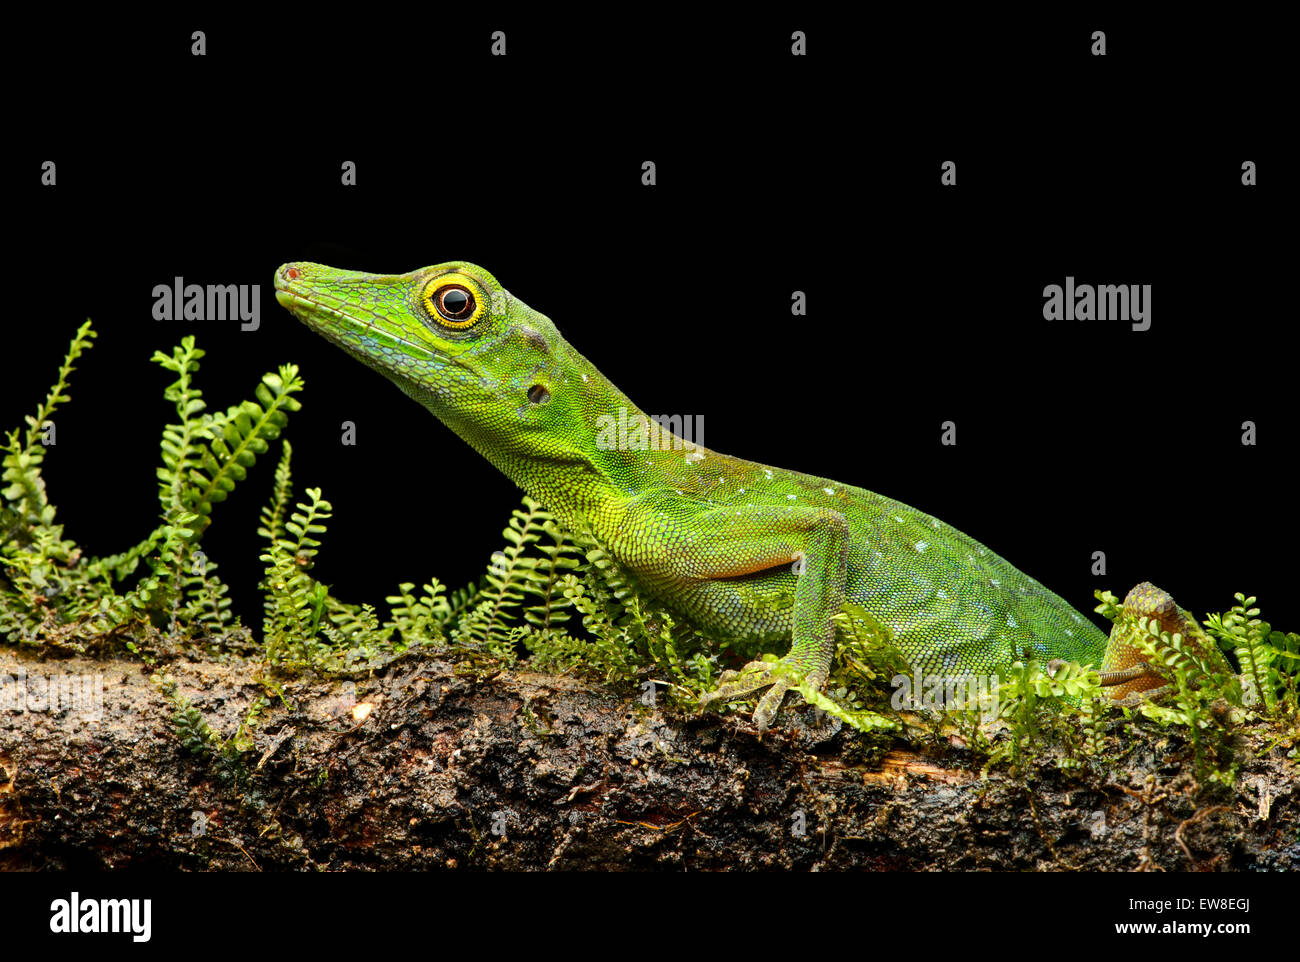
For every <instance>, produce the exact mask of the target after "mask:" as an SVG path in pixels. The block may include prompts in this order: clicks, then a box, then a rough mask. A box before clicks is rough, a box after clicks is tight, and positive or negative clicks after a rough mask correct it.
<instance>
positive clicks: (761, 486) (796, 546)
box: [275, 261, 1172, 728]
mask: <svg viewBox="0 0 1300 962" xmlns="http://www.w3.org/2000/svg"><path fill="white" fill-rule="evenodd" d="M275 288H276V299H277V300H279V302H280V303H281V304H282V305H284V306H285V307H286V308H288V309H289V311H291V312H292V313H293V314H294V315H295V316H296V317H298V318H299V319H300V320H302V321H303V322H304V323H306V324H307V326H308V327H310V328H311V329H312V330H314V331H316V332H317V333H319V334H321V335H323V336H324V337H326V338H328V339H329V340H330V341H333V342H334V343H335V344H337V345H338V346H340V347H342V348H343V349H344V350H345V351H347V352H348V353H350V354H352V355H353V356H354V357H356V358H357V359H358V360H360V361H361V362H362V363H364V364H366V365H367V366H369V367H371V368H373V369H375V370H377V371H379V372H380V373H381V374H383V375H384V376H385V377H387V378H388V379H389V380H391V381H392V382H393V383H394V384H396V385H397V386H398V387H399V388H401V390H402V391H404V392H405V393H406V394H408V395H409V396H410V397H412V398H414V399H415V400H416V401H418V402H419V403H420V404H422V405H424V406H425V407H426V408H427V409H428V410H429V411H430V412H432V413H433V414H434V415H436V416H437V417H438V418H440V419H441V420H442V421H443V423H445V424H446V425H447V426H448V427H450V428H451V429H452V430H453V431H455V432H456V433H457V434H459V435H460V436H461V437H462V438H464V439H465V440H466V441H467V442H469V444H470V445H471V446H472V447H473V448H475V449H476V450H477V451H478V452H479V453H480V454H482V455H483V456H484V457H485V458H487V459H488V460H489V461H491V462H492V463H493V464H495V465H496V466H497V467H498V468H499V469H500V470H501V471H503V472H504V473H505V474H506V475H507V476H508V477H510V478H511V479H512V480H513V481H514V482H515V483H516V484H518V485H519V486H520V487H521V488H523V489H524V491H526V492H527V493H528V494H529V495H531V496H532V497H533V498H535V499H536V500H538V501H540V502H541V503H542V504H544V505H546V506H547V507H548V508H549V509H550V510H551V511H552V512H553V513H554V514H555V515H556V517H557V518H558V519H559V520H560V521H561V523H563V524H564V525H566V526H567V527H569V528H570V529H572V530H576V531H583V532H585V533H587V535H588V536H589V537H592V538H594V539H595V540H596V541H597V542H598V543H600V544H601V545H602V546H603V547H604V548H605V549H606V550H607V551H608V553H609V554H610V555H611V556H612V557H613V558H614V559H615V560H616V561H617V562H618V563H619V565H620V566H621V567H622V568H623V569H624V570H625V572H626V573H627V574H628V575H629V576H630V577H631V579H632V580H633V582H634V583H635V584H636V585H637V586H638V587H639V588H640V589H642V590H643V591H644V592H645V593H647V594H648V595H650V596H651V597H654V598H656V599H658V600H660V601H661V602H662V603H664V604H665V605H667V606H668V607H669V608H670V609H673V610H675V611H677V612H679V613H680V614H682V615H684V616H685V617H686V618H688V619H689V620H691V621H692V622H693V623H694V624H695V625H697V626H698V627H699V628H701V629H703V630H704V631H705V632H706V633H712V634H713V635H714V636H718V637H723V636H727V637H747V638H751V639H755V640H759V641H764V642H775V641H779V640H784V639H790V640H791V646H790V650H789V653H788V654H786V655H785V657H784V658H781V659H780V660H778V661H775V662H772V661H756V662H752V663H750V664H749V665H746V666H745V667H744V668H743V669H742V670H741V671H739V672H728V673H725V674H724V675H723V677H722V679H721V682H720V684H719V686H718V688H717V689H716V690H715V691H713V692H712V693H710V694H709V695H707V696H706V697H705V699H704V700H703V701H704V702H706V703H707V702H711V701H732V700H735V699H738V698H741V697H744V696H746V695H749V694H752V693H755V692H757V691H760V690H762V689H764V688H766V689H768V690H767V692H766V693H765V694H764V695H763V696H762V697H761V699H760V700H759V703H758V707H757V709H756V710H755V712H754V721H755V723H756V724H757V725H758V726H759V727H760V728H765V727H767V726H768V725H769V724H770V723H771V722H772V720H773V718H774V717H775V715H776V713H777V710H778V709H779V708H780V705H781V701H782V699H783V697H784V695H785V693H786V692H787V691H788V690H789V689H790V688H792V687H797V686H798V685H799V684H800V683H801V682H803V681H807V682H809V683H811V684H812V685H813V686H814V687H815V688H820V686H821V685H822V684H823V683H824V682H825V680H826V677H827V673H828V672H829V670H830V666H831V663H832V659H833V657H834V654H835V626H834V623H833V621H832V618H833V616H834V615H835V614H836V613H837V612H838V611H840V610H842V609H843V608H844V606H845V605H846V604H850V605H854V606H856V610H858V611H862V610H865V611H866V612H867V613H868V614H869V615H870V616H871V617H872V618H874V619H875V620H876V621H877V622H878V623H879V625H881V626H883V627H884V628H886V629H887V630H888V632H889V634H890V636H891V638H892V641H893V643H894V644H895V645H896V647H897V648H898V649H899V650H900V651H901V652H902V654H903V655H904V656H905V657H906V658H907V659H908V660H909V662H910V663H911V666H912V668H913V669H914V670H917V671H920V672H922V673H925V674H941V675H942V674H947V675H954V674H966V673H997V672H1000V671H1002V670H1004V669H1005V668H1007V667H1008V666H1009V665H1010V664H1011V663H1012V662H1014V661H1016V660H1018V659H1020V658H1022V657H1023V656H1024V654H1026V653H1030V654H1033V655H1034V656H1036V657H1038V658H1040V659H1042V660H1044V661H1046V660H1048V659H1061V660H1067V661H1076V662H1079V663H1082V664H1088V665H1093V666H1100V667H1102V668H1103V669H1104V671H1105V672H1106V674H1105V675H1104V677H1103V680H1104V682H1106V683H1111V684H1116V685H1117V688H1116V691H1117V692H1119V693H1125V692H1127V691H1129V690H1133V689H1138V688H1145V687H1153V686H1155V685H1157V684H1159V683H1160V681H1161V679H1160V678H1159V677H1158V676H1157V675H1155V674H1154V673H1153V671H1152V670H1150V669H1148V667H1147V666H1146V665H1145V664H1140V663H1139V664H1133V663H1132V662H1133V650H1132V649H1131V648H1130V647H1129V646H1128V645H1127V644H1126V643H1125V642H1124V640H1123V639H1122V638H1118V637H1117V638H1114V639H1113V640H1112V642H1111V644H1110V646H1109V650H1107V644H1106V636H1105V635H1104V634H1103V633H1102V632H1101V631H1100V630H1099V629H1098V628H1097V627H1095V626H1094V625H1093V624H1092V623H1091V622H1089V621H1088V620H1087V619H1086V618H1084V617H1083V616H1082V615H1080V614H1079V613H1078V612H1077V611H1075V610H1074V609H1073V608H1071V607H1070V606H1069V605H1068V604H1067V603H1066V602H1065V601H1063V600H1062V599H1061V598H1059V597H1058V596H1057V595H1055V594H1053V593H1052V592H1051V591H1049V590H1047V589H1046V588H1044V587H1043V586H1042V585H1041V584H1039V583H1038V582H1037V581H1035V580H1034V579H1033V578H1030V577H1029V576H1028V575H1025V574H1023V573H1022V572H1020V571H1019V570H1017V569H1016V568H1014V567H1012V566H1011V565H1010V564H1008V563H1007V562H1006V561H1004V560H1003V559H1002V558H1000V557H999V556H998V555H996V554H994V553H993V552H992V551H990V550H989V549H987V548H985V547H984V546H983V545H981V544H980V543H979V542H977V541H975V540H974V539H973V538H970V537H968V536H967V535H965V534H963V533H962V532H960V531H957V530H955V529H953V528H951V527H949V526H948V525H946V524H944V523H943V522H942V521H940V520H938V519H937V518H933V517H931V516H930V515H927V514H923V513H922V512H920V511H917V510H916V509H915V508H910V507H908V506H907V505H905V504H901V503H899V502H897V501H893V500H890V499H889V498H885V497H881V496H880V495H878V494H873V493H872V492H870V491H866V490H864V489H862V488H856V487H852V486H850V485H847V484H841V483H839V482H837V481H830V480H827V479H825V478H818V477H812V476H810V475H807V474H800V473H799V472H797V471H788V470H782V469H780V468H773V467H767V466H765V465H762V464H755V463H754V462H752V461H744V460H741V459H740V458H733V457H728V456H727V455H724V454H718V453H717V452H714V451H710V450H707V449H704V448H702V447H695V448H693V449H691V448H690V446H684V445H682V444H681V443H680V442H678V443H676V444H673V443H672V442H673V437H674V436H673V435H671V434H665V435H664V436H663V438H662V440H664V441H667V442H668V443H667V444H659V445H655V446H645V445H641V444H627V443H624V444H619V443H610V442H611V440H614V432H612V431H610V430H609V427H610V425H611V424H612V423H618V419H619V418H622V419H623V423H624V424H627V423H632V424H638V423H639V424H641V425H645V426H647V427H648V425H647V421H648V419H646V416H645V415H644V414H643V413H642V412H641V411H640V410H639V409H638V408H637V407H636V406H635V405H634V404H633V403H632V402H631V401H630V400H628V398H627V397H626V396H625V395H624V394H623V393H622V392H621V391H619V389H618V388H616V387H615V386H614V385H613V384H611V383H610V382H609V381H608V380H606V379H605V377H604V376H602V375H601V373H600V371H598V370H596V368H595V367H594V366H593V365H592V364H591V362H590V361H588V360H587V359H586V358H585V357H583V356H582V355H581V354H579V353H578V352H577V351H575V350H574V349H573V348H572V347H570V346H569V344H568V343H567V342H566V341H565V340H564V339H563V338H562V337H561V336H560V334H559V332H558V331H557V330H556V328H555V325H554V324H552V323H551V321H550V320H549V319H548V318H547V317H545V316H544V315H542V314H539V313H537V312H536V311H534V310H532V309H531V308H529V307H528V306H527V305H526V304H524V303H523V302H522V301H520V300H519V299H518V298H516V297H514V296H512V295H511V294H510V293H508V292H507V291H506V290H505V289H504V288H503V287H502V286H501V285H500V284H499V283H498V282H497V280H496V279H495V278H494V277H493V276H492V275H491V274H489V273H488V272H487V271H485V270H483V269H482V268H480V267H476V266H475V265H473V264H468V263H464V262H460V261H455V262H450V263H446V264H438V265H435V266H433V267H426V268H423V269H422V270H417V271H412V272H410V273H408V274H396V275H390V274H364V273H355V272H351V271H342V270H336V269H334V268H330V267H325V266H323V265H320V264H309V263H293V264H285V265H283V266H281V267H280V268H279V269H278V270H277V271H276V273H275ZM656 428H657V425H656ZM1147 589H1150V591H1147ZM1150 592H1157V594H1156V595H1151V594H1150ZM1135 598H1136V599H1138V600H1142V599H1143V598H1145V599H1146V600H1147V601H1149V602H1152V603H1153V604H1155V605H1156V606H1159V605H1160V604H1163V603H1166V602H1167V603H1168V604H1172V600H1171V599H1168V596H1167V595H1164V593H1163V592H1158V589H1154V588H1151V586H1149V585H1144V586H1140V588H1139V589H1135V590H1134V593H1133V594H1131V595H1130V600H1134V599H1135ZM1103 653H1104V657H1103ZM1103 662H1104V663H1103ZM1121 683H1122V684H1121Z"/></svg>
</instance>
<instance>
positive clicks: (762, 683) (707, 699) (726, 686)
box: [700, 656, 826, 731]
mask: <svg viewBox="0 0 1300 962" xmlns="http://www.w3.org/2000/svg"><path fill="white" fill-rule="evenodd" d="M817 674H818V673H817V672H815V671H814V672H808V671H806V670H805V669H804V668H802V667H801V666H799V665H797V664H795V663H794V662H792V661H791V660H789V657H788V656H787V657H786V658H782V659H780V660H779V661H751V662H750V663H749V664H747V665H746V666H745V667H744V668H742V669H740V671H724V672H723V673H722V676H721V677H720V678H719V679H718V687H717V688H715V689H713V691H711V692H709V693H708V694H707V695H705V696H704V697H703V698H701V699H700V707H701V708H703V707H705V706H706V705H709V704H712V703H713V702H729V701H736V700H737V699H739V698H743V697H745V696H746V695H751V694H753V693H754V692H756V691H759V690H760V689H763V688H766V689H768V690H767V692H766V693H764V695H763V697H762V698H760V699H759V700H758V706H757V707H756V708H755V709H754V725H755V726H756V727H757V728H758V730H759V731H763V730H764V729H766V728H767V727H768V726H769V725H771V724H772V721H773V720H774V719H775V718H776V713H777V712H778V711H779V710H780V708H781V702H782V701H784V700H785V693H786V692H788V691H789V690H790V689H791V688H798V687H799V686H800V685H801V684H803V683H804V681H811V682H814V687H816V688H820V687H821V685H822V683H823V682H824V681H825V680H826V678H825V674H824V673H823V674H822V677H820V678H818V677H816V675H817Z"/></svg>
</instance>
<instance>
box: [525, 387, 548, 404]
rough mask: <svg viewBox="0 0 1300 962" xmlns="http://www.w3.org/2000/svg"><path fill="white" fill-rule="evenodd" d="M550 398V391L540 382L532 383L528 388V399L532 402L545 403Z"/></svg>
mask: <svg viewBox="0 0 1300 962" xmlns="http://www.w3.org/2000/svg"><path fill="white" fill-rule="evenodd" d="M550 399H551V392H550V391H548V390H546V388H544V387H543V386H542V385H540V384H534V385H533V386H532V387H530V388H529V389H528V400H530V401H532V402H533V403H534V404H545V403H546V402H547V401H549V400H550Z"/></svg>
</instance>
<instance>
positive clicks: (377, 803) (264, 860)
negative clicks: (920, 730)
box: [0, 649, 1300, 870]
mask: <svg viewBox="0 0 1300 962" xmlns="http://www.w3.org/2000/svg"><path fill="white" fill-rule="evenodd" d="M157 670H159V671H161V672H162V673H163V674H165V675H168V676H170V677H171V678H173V679H175V682H176V686H177V688H176V690H177V692H178V693H179V694H180V695H182V696H184V697H185V698H186V699H188V700H189V702H190V703H191V704H192V706H193V707H194V708H196V709H198V711H200V712H201V713H202V715H203V717H204V719H205V720H206V723H207V724H208V725H210V726H211V728H212V729H213V730H215V732H217V733H218V734H219V735H220V736H221V739H223V740H224V739H229V738H230V737H231V736H233V735H235V733H236V731H237V730H238V728H239V726H240V723H241V721H242V720H243V719H244V717H245V714H246V712H247V711H248V708H249V706H250V705H251V704H252V703H253V701H254V700H255V699H256V698H258V697H259V696H260V695H261V694H263V692H264V689H263V688H262V686H261V685H259V684H258V683H256V682H255V681H254V679H255V677H256V676H257V672H258V671H259V670H260V668H259V665H258V664H257V663H255V662H250V661H244V660H239V659H231V660H228V661H222V662H205V661H189V660H184V659H178V660H175V661H172V662H170V663H168V664H166V665H160V666H159V668H158V669H157ZM152 671H153V669H150V668H147V667H145V666H143V665H142V664H141V663H140V662H139V661H136V660H122V659H106V660H97V659H93V658H86V657H73V658H47V659H42V658H38V657H35V656H32V655H29V654H26V653H23V652H19V651H15V650H14V649H4V650H3V651H0V868H4V869H11V870H12V869H19V870H22V869H52V870H64V869H118V868H128V867H129V868H145V867H148V868H161V869H182V868H183V869H200V870H209V869H226V870H241V869H242V870H307V869H326V870H340V869H455V868H469V869H706V870H707V869H796V870H808V869H822V870H826V869H849V868H867V869H908V870H917V869H1010V870H1023V869H1091V870H1114V869H1171V870H1189V869H1218V870H1242V869H1253V870H1261V869H1263V870H1267V869H1296V868H1300V846H1297V844H1296V842H1295V839H1296V837H1297V827H1298V825H1300V818H1298V816H1297V812H1298V810H1300V806H1298V805H1297V788H1296V785H1295V783H1294V780H1293V779H1292V778H1291V777H1290V776H1289V775H1288V773H1287V769H1286V767H1285V762H1284V761H1283V760H1281V759H1280V757H1265V758H1257V757H1254V756H1253V755H1252V754H1251V753H1250V752H1249V751H1246V750H1245V748H1243V752H1242V755H1241V757H1242V758H1243V759H1248V760H1247V761H1245V762H1244V763H1243V766H1242V770H1241V774H1240V776H1239V777H1238V779H1237V782H1236V785H1235V786H1234V787H1233V788H1232V789H1230V790H1229V789H1225V790H1222V791H1221V792H1220V793H1219V794H1218V795H1217V796H1214V795H1212V794H1210V793H1207V792H1204V791H1197V790H1196V786H1195V785H1194V783H1193V782H1192V780H1191V779H1190V777H1188V776H1187V775H1186V774H1185V773H1184V772H1183V770H1182V764H1181V762H1180V760H1179V758H1180V756H1179V755H1178V753H1179V751H1180V749H1179V745H1178V743H1177V742H1176V738H1175V736H1173V735H1168V734H1165V735H1162V736H1159V737H1155V736H1151V735H1144V734H1143V733H1141V732H1136V731H1134V732H1128V731H1121V732H1120V738H1121V739H1125V738H1130V739H1139V740H1140V741H1139V742H1138V743H1137V744H1136V747H1133V748H1131V749H1130V750H1128V751H1126V754H1125V756H1124V757H1125V759H1126V760H1127V762H1126V765H1125V767H1119V768H1105V767H1101V766H1097V767H1094V766H1084V767H1083V768H1081V769H1076V770H1073V771H1071V772H1069V773H1063V772H1061V771H1060V770H1058V769H1057V768H1056V767H1055V766H1054V765H1053V764H1052V762H1051V759H1050V757H1045V758H1043V759H1041V760H1040V761H1039V762H1038V763H1037V764H1036V765H1035V767H1034V768H1033V769H1032V770H1031V771H1030V772H1029V773H1028V774H1026V775H1022V776H1016V777H1012V776H1010V775H1007V774H1005V773H1000V772H996V771H995V772H993V773H990V774H989V775H988V776H987V777H981V776H980V771H979V760H978V759H976V758H974V756H972V755H971V754H970V753H969V752H966V751H964V750H962V749H961V748H957V747H953V746H952V744H951V743H950V742H947V741H941V742H940V743H939V744H937V745H936V746H934V747H933V748H930V749H927V750H926V751H925V753H924V754H922V753H919V752H918V751H917V750H916V748H915V747H912V748H907V747H903V746H902V744H901V743H899V744H898V745H897V747H895V748H894V749H892V750H890V751H888V753H886V754H884V755H883V757H880V758H877V759H875V760H874V761H872V762H866V761H862V760H855V753H854V750H853V748H852V741H853V740H852V739H851V738H849V736H848V733H846V732H844V731H841V730H840V729H839V728H838V724H837V723H821V724H819V723H818V722H817V721H816V719H815V718H814V714H813V712H811V711H810V710H808V709H806V708H803V707H793V706H789V705H787V707H786V708H785V709H784V710H783V712H782V714H781V716H780V717H779V718H778V725H779V726H781V727H779V728H776V729H774V730H772V731H769V732H767V733H766V734H765V735H763V736H762V737H760V736H759V734H758V733H757V732H756V731H755V730H754V729H753V727H752V725H751V724H750V723H749V721H748V720H747V719H746V718H744V717H743V716H741V715H729V716H726V717H719V716H717V715H687V714H684V713H681V712H677V711H672V710H667V709H665V708H663V707H646V706H644V705H642V704H640V703H639V702H637V701H635V700H632V699H628V698H626V697H624V696H622V695H621V694H620V692H619V691H618V690H617V689H615V688H614V687H611V686H603V685H595V684H587V683H584V682H581V681H578V680H575V679H573V678H569V677H563V676H554V675H542V674H535V673H530V672H525V671H513V672H502V673H500V674H499V675H497V676H495V677H493V678H490V679H484V680H476V679H474V678H472V677H469V676H466V675H463V674H457V673H456V671H455V668H454V666H453V665H452V664H450V663H448V662H446V661H438V660H420V659H414V658H408V659H405V660H402V661H400V662H397V663H394V664H392V665H390V666H389V667H388V668H386V669H384V670H383V671H380V672H377V673H375V674H374V675H373V676H372V677H369V678H366V679H364V680H360V681H356V682H341V681H332V680H286V681H284V682H283V689H282V692H283V696H284V697H283V699H282V700H281V699H277V700H275V701H274V702H273V703H272V704H271V705H270V706H269V707H268V708H266V710H265V711H264V712H263V713H262V714H261V716H260V719H259V720H258V723H257V724H256V725H255V726H254V727H253V728H252V729H251V736H250V743H249V744H250V750H247V751H244V752H235V751H229V752H223V751H222V750H220V748H219V747H211V748H208V749H201V750H199V751H198V752H194V751H190V750H188V749H187V748H186V747H185V745H184V744H183V742H182V739H181V737H180V736H179V734H178V728H177V725H176V723H175V721H174V719H173V716H174V714H175V712H176V708H175V706H174V705H173V703H172V702H170V701H169V700H168V698H167V697H165V696H164V694H163V692H162V691H161V690H160V688H159V686H158V685H157V684H155V683H153V682H151V681H150V677H149V676H150V674H151V672H152ZM95 676H98V677H99V678H100V679H101V680H102V692H103V695H102V704H99V705H98V706H97V705H96V704H95V703H94V700H93V698H91V699H89V700H87V699H86V698H81V697H78V698H74V699H73V700H72V703H71V704H69V703H68V701H67V699H66V698H64V697H63V695H66V694H67V693H68V692H69V691H72V689H73V687H74V686H72V685H71V684H70V683H69V682H68V679H74V678H75V679H85V678H87V677H89V678H91V679H92V680H93V679H94V677H95ZM56 693H57V694H58V695H59V697H55V694H56ZM72 693H73V694H74V695H80V694H84V689H78V691H73V692H72ZM1118 724H1121V725H1124V724H1127V723H1124V722H1122V721H1121V722H1119V723H1118ZM1142 739H1145V740H1144V741H1143V740H1142ZM1126 744H1130V742H1126ZM1280 753H1281V750H1276V751H1275V752H1274V756H1280Z"/></svg>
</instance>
